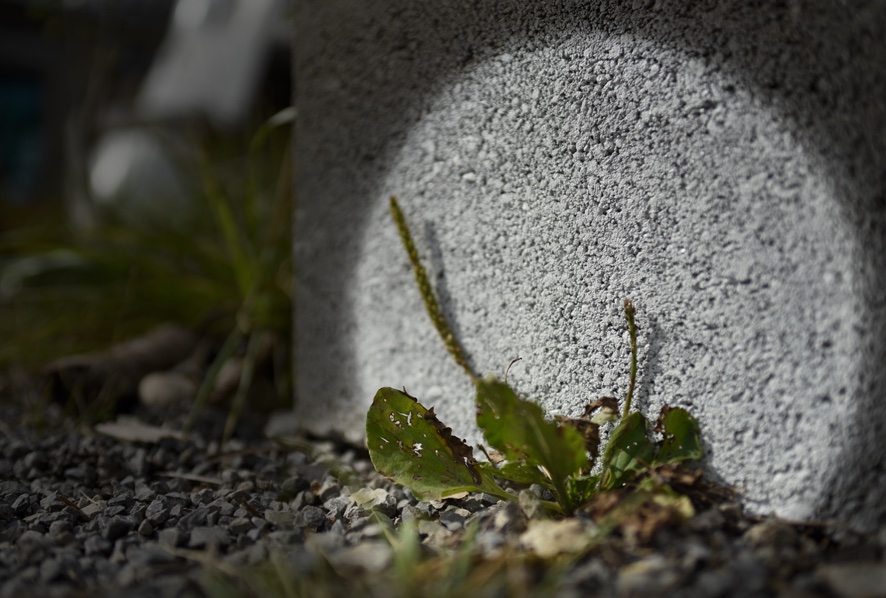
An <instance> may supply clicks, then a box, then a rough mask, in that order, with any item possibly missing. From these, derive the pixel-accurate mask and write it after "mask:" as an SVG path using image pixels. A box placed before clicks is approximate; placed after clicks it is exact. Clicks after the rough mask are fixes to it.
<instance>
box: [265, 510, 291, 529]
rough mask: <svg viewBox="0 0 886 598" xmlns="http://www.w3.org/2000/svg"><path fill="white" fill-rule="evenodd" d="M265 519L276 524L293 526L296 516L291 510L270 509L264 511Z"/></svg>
mask: <svg viewBox="0 0 886 598" xmlns="http://www.w3.org/2000/svg"><path fill="white" fill-rule="evenodd" d="M264 515H265V519H266V520H267V521H268V522H269V523H272V524H273V525H276V526H291V525H292V524H293V522H294V520H295V517H294V516H293V515H292V513H290V512H289V511H274V510H272V509H268V510H267V511H265V513H264Z"/></svg>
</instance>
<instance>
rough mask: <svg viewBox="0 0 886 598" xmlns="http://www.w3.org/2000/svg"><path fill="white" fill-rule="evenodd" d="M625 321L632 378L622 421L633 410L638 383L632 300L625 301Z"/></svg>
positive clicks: (635, 328) (635, 329)
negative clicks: (626, 323)
mask: <svg viewBox="0 0 886 598" xmlns="http://www.w3.org/2000/svg"><path fill="white" fill-rule="evenodd" d="M625 319H626V320H627V321H628V334H629V335H630V337H631V378H630V381H629V382H628V394H627V397H625V408H624V412H623V413H622V415H621V417H622V419H624V418H626V417H627V416H628V413H629V412H630V410H631V399H632V398H634V385H635V384H636V382H637V326H636V325H635V324H634V303H633V302H632V301H631V300H630V299H625Z"/></svg>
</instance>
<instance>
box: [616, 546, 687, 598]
mask: <svg viewBox="0 0 886 598" xmlns="http://www.w3.org/2000/svg"><path fill="white" fill-rule="evenodd" d="M675 569H676V567H675V566H674V563H671V562H670V561H668V560H667V559H666V558H664V557H663V556H661V555H654V556H651V557H647V558H645V559H641V560H639V561H636V562H634V563H631V564H630V565H625V566H624V567H622V568H621V569H620V570H619V572H618V578H617V579H616V581H615V588H616V593H617V594H618V595H619V596H667V595H668V594H669V593H670V592H671V591H672V590H673V589H674V588H675V587H676V586H677V584H678V583H679V582H680V574H679V573H678V572H677V571H676V570H675Z"/></svg>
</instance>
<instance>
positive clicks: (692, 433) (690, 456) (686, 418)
mask: <svg viewBox="0 0 886 598" xmlns="http://www.w3.org/2000/svg"><path fill="white" fill-rule="evenodd" d="M659 422H660V425H661V427H662V432H663V433H664V440H662V443H661V449H660V450H659V451H658V455H656V457H655V462H656V463H674V462H677V461H689V460H697V459H701V458H702V456H703V455H704V452H703V451H702V449H701V439H700V437H699V427H698V421H696V419H695V418H694V417H692V416H691V415H690V414H689V412H688V411H686V410H685V409H680V408H679V407H677V408H673V409H671V408H668V407H664V408H663V409H662V410H661V417H660V418H659Z"/></svg>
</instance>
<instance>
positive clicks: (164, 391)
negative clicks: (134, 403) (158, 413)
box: [138, 371, 197, 409]
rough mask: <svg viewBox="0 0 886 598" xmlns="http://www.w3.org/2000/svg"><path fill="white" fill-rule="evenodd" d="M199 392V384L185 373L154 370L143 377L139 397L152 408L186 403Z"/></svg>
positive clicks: (143, 403)
mask: <svg viewBox="0 0 886 598" xmlns="http://www.w3.org/2000/svg"><path fill="white" fill-rule="evenodd" d="M196 394H197V384H196V383H195V382H194V381H193V380H191V379H190V378H189V377H188V376H186V375H185V374H183V373H180V372H176V371H169V372H153V373H151V374H148V375H147V376H145V377H144V378H142V379H141V381H140V382H139V385H138V398H139V400H140V401H141V403H142V405H144V406H145V407H148V408H151V409H159V408H166V407H169V406H171V405H176V404H185V403H187V402H188V401H191V400H193V398H194V397H195V396H196Z"/></svg>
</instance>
